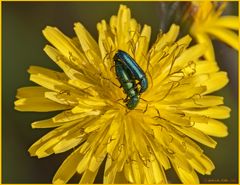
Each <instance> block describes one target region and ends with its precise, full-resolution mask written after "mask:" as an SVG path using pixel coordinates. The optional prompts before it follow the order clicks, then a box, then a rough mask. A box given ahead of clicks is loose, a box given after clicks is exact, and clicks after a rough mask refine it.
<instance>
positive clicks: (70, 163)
mask: <svg viewBox="0 0 240 185" xmlns="http://www.w3.org/2000/svg"><path fill="white" fill-rule="evenodd" d="M82 157H83V156H82V155H81V154H80V153H79V149H77V150H75V151H73V152H72V153H71V154H70V155H69V156H68V157H67V158H66V159H65V160H64V162H63V163H62V164H61V166H60V167H59V168H58V170H57V172H56V174H55V175H54V177H53V183H54V184H65V183H67V182H68V181H69V180H70V179H71V177H72V176H73V175H74V174H75V173H76V168H77V165H78V163H79V161H81V159H82Z"/></svg>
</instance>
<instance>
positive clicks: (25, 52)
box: [2, 2, 238, 183]
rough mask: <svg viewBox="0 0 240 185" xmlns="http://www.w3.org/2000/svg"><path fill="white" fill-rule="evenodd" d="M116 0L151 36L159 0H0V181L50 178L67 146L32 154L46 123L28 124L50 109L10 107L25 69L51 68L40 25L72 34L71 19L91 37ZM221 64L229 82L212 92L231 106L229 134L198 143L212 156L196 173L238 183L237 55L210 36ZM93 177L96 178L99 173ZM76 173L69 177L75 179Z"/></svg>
mask: <svg viewBox="0 0 240 185" xmlns="http://www.w3.org/2000/svg"><path fill="white" fill-rule="evenodd" d="M120 4H125V5H127V6H128V7H129V8H130V9H131V12H132V16H133V17H134V18H136V20H137V21H138V22H139V23H140V24H141V25H143V24H148V25H150V26H151V27H152V41H154V40H155V38H156V35H157V33H158V31H159V29H160V27H159V26H160V20H161V17H160V6H159V2H121V3H120V2H2V39H3V43H2V48H3V50H2V183H51V180H52V178H53V176H54V173H55V172H56V170H57V169H58V167H59V166H60V164H61V163H62V162H63V160H64V159H65V158H66V157H67V156H68V155H69V153H70V152H71V151H70V152H66V153H63V154H58V155H52V156H50V157H47V158H43V159H37V158H36V157H30V155H29V154H28V152H27V150H28V148H29V147H30V146H31V144H33V143H34V142H35V141H36V140H38V139H39V138H40V137H41V136H43V135H44V134H45V133H47V132H48V131H49V130H48V129H43V130H42V129H36V130H33V129H32V128H31V123H32V122H33V121H36V120H41V119H46V118H49V117H51V116H53V115H55V114H56V112H52V113H29V112H18V111H15V110H14V100H15V95H16V90H17V88H19V87H22V86H29V85H33V83H32V82H30V81H29V75H28V73H27V69H28V67H29V66H30V65H39V66H43V67H48V68H51V69H58V68H57V66H56V65H55V64H54V63H53V62H52V61H51V60H50V59H49V58H48V57H47V56H46V55H45V53H44V52H43V47H44V46H45V44H47V43H48V42H47V41H46V39H44V37H43V35H42V33H41V30H42V29H44V27H45V26H47V25H50V26H56V27H58V28H59V29H60V30H61V31H63V32H64V33H65V34H67V35H69V36H71V37H72V36H74V31H73V24H74V23H75V22H78V21H79V22H81V23H83V25H84V26H85V27H86V28H87V29H88V30H89V32H90V33H91V34H92V35H93V36H94V38H96V39H97V29H96V24H97V23H98V22H99V21H100V20H102V19H106V20H107V21H109V18H110V16H111V15H113V14H115V15H116V14H117V11H118V8H119V5H120ZM229 5H230V6H229V8H228V10H227V12H226V14H235V15H237V11H238V4H237V2H236V3H229ZM214 44H215V47H216V51H217V54H216V55H217V56H216V57H217V60H218V62H219V66H220V68H221V70H224V71H227V72H228V76H229V78H230V83H229V84H228V85H227V86H226V87H225V88H224V89H222V90H221V91H219V92H217V93H215V94H218V95H221V96H224V98H225V104H226V105H227V106H229V107H230V108H231V109H232V112H231V118H229V119H227V120H224V123H225V124H226V125H227V126H228V129H229V136H228V137H226V138H216V140H217V142H218V145H217V148H216V149H210V148H207V147H204V146H202V145H200V146H201V147H202V148H203V149H204V150H205V154H206V155H208V156H209V157H210V158H211V159H212V161H213V162H214V164H215V166H216V169H215V170H214V171H213V173H212V175H211V176H201V175H199V177H200V179H201V182H202V183H211V182H212V183H238V104H237V103H238V61H237V52H236V51H234V50H233V49H231V48H229V47H227V46H226V45H225V44H223V43H220V42H218V41H214ZM101 173H102V172H100V174H99V175H98V177H97V180H96V182H97V183H101V182H102V181H101V176H102V174H101ZM166 173H167V177H168V179H169V181H170V182H171V183H179V181H178V180H177V179H176V174H175V173H174V172H173V171H172V170H168V171H167V172H166ZM78 180H79V178H78V177H77V176H76V177H75V178H73V180H72V181H71V182H72V183H78Z"/></svg>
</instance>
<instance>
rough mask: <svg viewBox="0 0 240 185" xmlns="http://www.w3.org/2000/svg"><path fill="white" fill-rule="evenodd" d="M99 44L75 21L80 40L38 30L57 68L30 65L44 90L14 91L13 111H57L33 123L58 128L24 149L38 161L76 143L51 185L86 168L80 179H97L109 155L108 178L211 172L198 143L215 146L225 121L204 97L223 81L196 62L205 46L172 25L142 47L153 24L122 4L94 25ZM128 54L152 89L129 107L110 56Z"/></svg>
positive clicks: (190, 176)
mask: <svg viewBox="0 0 240 185" xmlns="http://www.w3.org/2000/svg"><path fill="white" fill-rule="evenodd" d="M97 29H98V31H99V39H98V43H97V42H96V41H95V40H94V39H93V38H92V36H91V35H90V34H89V33H88V32H87V30H86V29H85V28H84V26H83V25H82V24H80V23H76V24H75V25H74V30H75V32H76V35H77V38H73V39H71V38H69V37H67V36H66V35H64V34H63V33H62V32H60V31H59V30H58V29H57V28H54V27H47V28H46V29H44V31H43V34H44V36H45V37H46V38H47V40H48V41H49V42H50V43H51V44H52V45H53V46H54V47H52V46H50V45H47V46H46V47H45V48H44V51H45V52H46V53H47V54H48V56H49V57H50V58H51V59H52V60H53V61H54V62H55V63H56V64H57V65H58V66H59V67H60V68H61V69H62V70H63V71H62V72H57V71H53V70H50V69H46V68H43V67H37V66H31V67H30V69H29V70H28V72H29V73H30V80H31V81H33V82H35V83H37V84H39V85H40V86H33V87H23V88H20V89H19V90H18V92H17V98H18V100H17V101H16V102H15V108H16V109H17V110H19V111H37V112H47V111H56V110H63V112H61V113H59V114H57V115H56V116H54V117H53V118H50V119H47V120H41V121H36V122H34V123H32V127H33V128H53V127H57V128H55V129H54V130H53V131H51V132H49V133H48V134H46V135H45V136H43V137H42V138H41V139H39V140H38V141H37V142H35V143H34V144H33V145H32V146H31V147H30V149H29V152H30V154H31V155H32V156H37V157H38V158H42V157H46V156H49V155H51V154H54V153H55V154H57V153H61V152H65V151H67V150H69V149H73V152H72V154H71V155H70V156H69V157H68V158H67V159H66V160H65V161H64V162H63V164H62V165H61V166H60V168H59V169H58V171H57V172H56V174H55V176H54V178H53V183H66V182H68V181H69V179H70V178H71V177H72V176H73V175H74V174H75V173H79V174H82V177H81V180H80V183H93V182H94V180H95V177H96V175H97V173H98V170H99V167H100V165H101V164H102V163H103V162H104V161H105V170H104V178H103V179H104V180H103V182H104V183H108V184H111V183H121V182H122V183H127V182H129V183H149V184H152V183H167V177H166V175H165V170H168V169H169V168H171V166H173V168H174V169H175V171H176V173H177V174H178V176H179V178H180V180H181V181H182V182H183V183H199V180H198V176H197V173H196V172H198V173H200V174H207V175H210V174H211V172H212V170H213V169H214V165H213V163H212V162H211V160H210V159H209V158H208V157H207V156H206V155H204V153H203V150H202V149H201V148H200V147H199V146H198V145H197V142H199V143H202V144H204V145H206V146H209V147H211V148H215V146H216V144H217V143H216V141H214V140H213V139H212V138H211V137H210V136H214V137H225V136H227V134H228V133H227V127H226V126H225V125H224V124H223V123H222V122H221V121H218V120H216V119H225V118H228V117H229V112H230V109H229V108H228V107H226V106H224V105H223V98H222V97H219V96H214V95H208V94H210V93H212V92H214V91H217V90H219V89H221V88H222V87H224V86H225V85H226V84H227V83H228V78H227V74H226V73H225V72H222V71H219V68H218V66H217V65H216V63H213V62H209V61H206V60H201V59H200V58H201V57H202V55H203V54H204V52H205V50H206V47H205V45H203V44H198V45H194V46H192V47H188V45H189V43H190V42H191V38H190V37H189V36H185V37H183V38H181V39H179V40H178V41H176V38H177V36H178V32H179V27H178V26H176V25H172V26H171V28H170V30H169V31H168V32H167V33H166V34H159V36H158V38H157V39H156V41H155V43H154V44H153V45H152V46H151V47H150V49H149V48H148V46H149V40H150V35H151V27H149V26H147V25H144V26H143V28H142V29H141V27H140V25H139V24H138V23H137V21H136V20H135V19H133V18H131V15H130V9H128V8H127V7H126V6H123V5H121V6H120V9H119V12H118V15H117V16H112V17H111V19H110V24H107V23H106V21H105V20H102V21H101V23H98V25H97ZM118 49H121V50H124V51H126V52H127V53H129V54H130V55H131V56H132V57H133V58H134V59H135V60H136V61H137V62H138V64H139V65H140V66H141V68H142V69H143V70H144V71H146V74H147V78H148V81H149V87H148V89H147V91H146V92H144V93H143V94H142V95H141V98H140V102H139V104H138V105H137V107H136V108H135V109H134V110H131V111H130V110H128V109H127V107H126V105H125V103H124V100H123V99H124V98H126V95H125V94H124V92H123V89H122V88H120V84H119V82H118V80H117V79H116V74H115V72H114V69H113V67H114V61H113V56H114V54H115V53H116V51H117V50H118Z"/></svg>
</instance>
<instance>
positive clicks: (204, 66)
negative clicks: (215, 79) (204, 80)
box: [196, 60, 219, 75]
mask: <svg viewBox="0 0 240 185" xmlns="http://www.w3.org/2000/svg"><path fill="white" fill-rule="evenodd" d="M217 71H219V67H218V65H217V63H216V62H209V61H207V60H199V61H197V62H196V75H199V74H207V73H213V72H217Z"/></svg>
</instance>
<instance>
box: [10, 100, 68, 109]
mask: <svg viewBox="0 0 240 185" xmlns="http://www.w3.org/2000/svg"><path fill="white" fill-rule="evenodd" d="M14 104H15V109H16V110H18V111H32V112H50V111H57V110H66V109H70V108H71V106H69V105H62V104H59V103H56V102H53V101H51V100H48V99H46V98H40V97H38V98H22V99H19V100H17V101H15V102H14Z"/></svg>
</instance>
